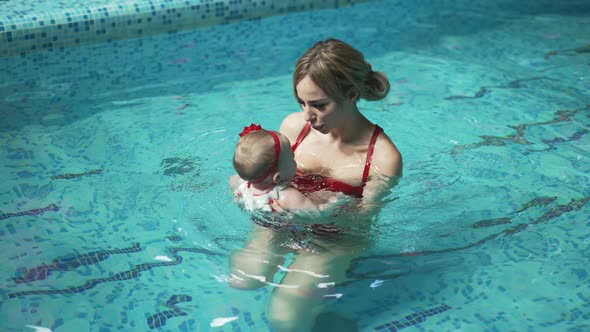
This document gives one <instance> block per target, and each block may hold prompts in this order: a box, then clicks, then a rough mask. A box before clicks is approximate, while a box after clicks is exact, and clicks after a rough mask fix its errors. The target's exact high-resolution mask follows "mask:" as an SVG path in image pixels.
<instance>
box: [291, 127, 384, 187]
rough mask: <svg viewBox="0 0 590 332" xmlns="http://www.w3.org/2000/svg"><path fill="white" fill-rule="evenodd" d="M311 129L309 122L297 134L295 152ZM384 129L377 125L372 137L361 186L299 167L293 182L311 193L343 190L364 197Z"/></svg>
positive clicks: (293, 148)
mask: <svg viewBox="0 0 590 332" xmlns="http://www.w3.org/2000/svg"><path fill="white" fill-rule="evenodd" d="M310 129H311V125H310V124H309V123H306V124H305V127H303V129H302V130H301V132H300V133H299V136H297V141H296V142H295V144H293V147H292V150H293V152H295V149H297V147H298V146H299V144H300V143H301V142H302V141H303V139H304V138H305V137H306V136H307V134H309V131H310ZM382 131H383V129H381V127H379V126H377V125H376V126H375V131H374V132H373V136H372V137H371V141H370V143H369V149H368V151H367V158H366V160H365V169H364V171H363V180H362V182H361V185H360V186H351V185H350V184H348V183H344V182H342V181H338V180H335V179H332V178H329V177H325V176H323V175H318V174H305V173H303V171H301V170H299V169H297V173H296V174H295V177H294V178H293V180H291V183H292V184H293V185H294V186H295V187H296V188H297V189H298V190H299V191H301V192H302V193H304V194H306V193H311V192H315V191H318V190H329V191H333V192H341V193H343V194H345V195H349V196H355V197H358V198H362V197H363V188H364V187H365V184H366V183H367V179H368V178H369V170H370V169H371V158H372V157H373V150H374V149H375V142H376V141H377V137H378V136H379V134H380V133H381V132H382Z"/></svg>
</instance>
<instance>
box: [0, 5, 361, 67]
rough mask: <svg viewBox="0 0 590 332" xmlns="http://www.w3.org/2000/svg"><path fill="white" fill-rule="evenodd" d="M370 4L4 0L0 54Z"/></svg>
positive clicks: (0, 24)
mask: <svg viewBox="0 0 590 332" xmlns="http://www.w3.org/2000/svg"><path fill="white" fill-rule="evenodd" d="M366 1H368V0H150V1H121V2H119V1H116V2H115V1H109V0H91V1H80V0H78V1H67V2H61V1H59V2H57V1H35V2H30V1H25V0H3V1H2V0H0V56H4V57H6V56H15V55H24V54H26V53H30V52H37V51H42V50H54V49H61V48H65V47H70V46H78V45H85V44H91V43H97V42H110V41H113V40H116V39H124V38H134V37H140V36H145V35H152V34H160V33H174V32H176V31H178V30H182V29H190V28H194V27H200V26H210V25H215V24H225V23H230V22H235V21H240V20H253V19H259V18H262V17H267V16H272V15H281V14H287V13H293V12H299V11H305V10H318V9H327V8H338V7H341V6H348V5H352V4H354V3H360V2H366Z"/></svg>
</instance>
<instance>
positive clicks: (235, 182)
mask: <svg viewBox="0 0 590 332" xmlns="http://www.w3.org/2000/svg"><path fill="white" fill-rule="evenodd" d="M227 182H228V183H229V187H230V188H231V190H232V191H235V190H236V189H238V187H239V186H240V185H241V184H242V183H244V182H245V181H244V180H242V178H240V176H239V175H237V174H235V175H232V176H230V177H229V180H228V181H227Z"/></svg>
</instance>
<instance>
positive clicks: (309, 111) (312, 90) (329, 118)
mask: <svg viewBox="0 0 590 332" xmlns="http://www.w3.org/2000/svg"><path fill="white" fill-rule="evenodd" d="M295 89H296V90H297V96H298V99H299V100H298V102H299V105H300V106H301V110H302V111H303V114H304V116H305V121H307V122H309V124H311V127H312V128H313V129H315V130H317V131H319V132H321V133H322V134H327V133H329V132H331V131H332V130H333V129H334V128H335V127H336V125H337V123H338V119H339V115H338V113H339V112H338V108H339V106H338V104H337V103H336V102H335V101H334V100H332V99H331V98H330V97H328V96H327V95H326V94H325V93H324V91H322V89H320V88H319V87H318V86H317V85H316V84H315V83H314V82H313V81H312V80H311V79H310V78H309V76H305V77H304V78H303V79H302V80H301V81H300V82H299V83H298V84H297V86H296V87H295Z"/></svg>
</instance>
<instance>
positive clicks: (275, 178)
mask: <svg viewBox="0 0 590 332" xmlns="http://www.w3.org/2000/svg"><path fill="white" fill-rule="evenodd" d="M272 182H274V183H275V184H277V183H279V182H281V173H279V172H276V173H275V174H273V175H272Z"/></svg>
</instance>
